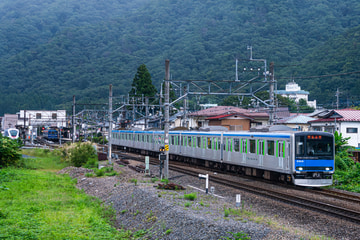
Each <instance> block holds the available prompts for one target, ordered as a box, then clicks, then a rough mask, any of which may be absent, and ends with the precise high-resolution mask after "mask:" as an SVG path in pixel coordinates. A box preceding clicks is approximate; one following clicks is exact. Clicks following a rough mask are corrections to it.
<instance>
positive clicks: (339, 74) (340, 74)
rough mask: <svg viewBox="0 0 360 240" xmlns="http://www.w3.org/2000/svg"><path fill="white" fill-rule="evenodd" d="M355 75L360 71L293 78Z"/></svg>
mask: <svg viewBox="0 0 360 240" xmlns="http://www.w3.org/2000/svg"><path fill="white" fill-rule="evenodd" d="M355 73H360V71H355V72H348V73H337V74H327V75H318V76H307V77H292V79H306V78H324V77H336V76H344V75H351V74H355ZM278 79H288V77H281V78H278Z"/></svg>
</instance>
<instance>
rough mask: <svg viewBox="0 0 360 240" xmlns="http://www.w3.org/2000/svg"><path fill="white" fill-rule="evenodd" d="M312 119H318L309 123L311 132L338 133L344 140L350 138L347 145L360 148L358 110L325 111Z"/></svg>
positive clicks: (359, 118) (359, 117) (359, 116)
mask: <svg viewBox="0 0 360 240" xmlns="http://www.w3.org/2000/svg"><path fill="white" fill-rule="evenodd" d="M314 117H317V118H318V119H316V120H313V121H310V122H309V123H310V125H311V130H315V131H326V132H331V133H334V132H335V131H338V132H339V133H342V136H343V137H344V138H347V137H350V139H349V141H348V142H349V145H351V146H353V147H360V131H359V129H360V110H354V109H341V110H325V111H322V112H320V113H318V114H317V115H316V116H314Z"/></svg>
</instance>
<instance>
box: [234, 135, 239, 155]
mask: <svg viewBox="0 0 360 240" xmlns="http://www.w3.org/2000/svg"><path fill="white" fill-rule="evenodd" d="M239 150H240V141H239V139H238V138H234V151H235V152H239Z"/></svg>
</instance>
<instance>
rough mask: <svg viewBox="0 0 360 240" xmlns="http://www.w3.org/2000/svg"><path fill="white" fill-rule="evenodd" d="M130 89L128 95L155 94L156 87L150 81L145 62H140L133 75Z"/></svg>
mask: <svg viewBox="0 0 360 240" xmlns="http://www.w3.org/2000/svg"><path fill="white" fill-rule="evenodd" d="M131 87H132V88H131V90H130V92H129V95H130V96H134V95H135V96H141V95H144V97H154V96H155V94H156V92H157V91H156V88H155V86H154V85H153V84H152V81H151V75H150V73H149V71H148V69H147V68H146V66H145V64H141V65H140V66H139V67H138V69H137V72H136V74H135V77H134V79H133V83H132V84H131Z"/></svg>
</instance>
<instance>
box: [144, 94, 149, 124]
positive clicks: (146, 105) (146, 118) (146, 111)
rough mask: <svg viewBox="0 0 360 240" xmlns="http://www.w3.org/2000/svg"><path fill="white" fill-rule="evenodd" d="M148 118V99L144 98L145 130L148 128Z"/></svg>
mask: <svg viewBox="0 0 360 240" xmlns="http://www.w3.org/2000/svg"><path fill="white" fill-rule="evenodd" d="M148 118H149V97H145V129H147V128H148Z"/></svg>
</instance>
